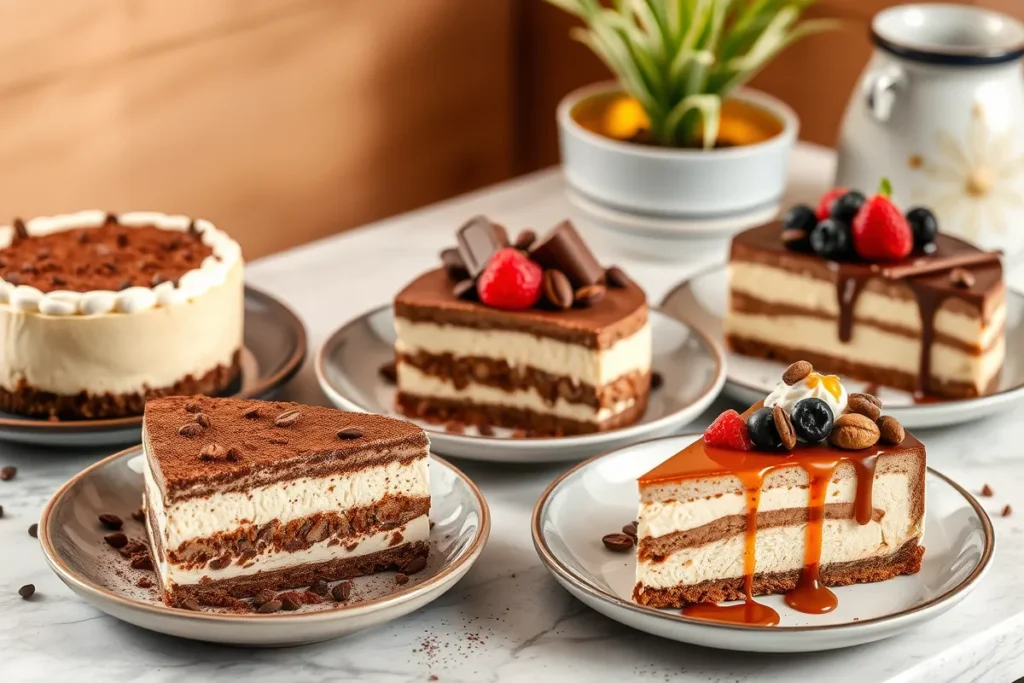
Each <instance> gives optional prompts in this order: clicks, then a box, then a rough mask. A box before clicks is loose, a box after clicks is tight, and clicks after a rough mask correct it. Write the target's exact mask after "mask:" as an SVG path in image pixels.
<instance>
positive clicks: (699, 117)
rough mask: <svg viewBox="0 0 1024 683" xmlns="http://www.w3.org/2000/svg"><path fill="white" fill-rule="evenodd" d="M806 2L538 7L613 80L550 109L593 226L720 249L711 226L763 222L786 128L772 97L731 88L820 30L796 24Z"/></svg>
mask: <svg viewBox="0 0 1024 683" xmlns="http://www.w3.org/2000/svg"><path fill="white" fill-rule="evenodd" d="M813 1H814V0H614V2H613V4H611V5H606V4H603V3H602V2H601V1H600V0H548V2H550V3H551V4H553V5H556V6H558V7H560V8H562V9H564V10H565V11H567V12H570V13H572V14H574V15H576V16H577V17H579V18H580V19H581V20H582V21H583V26H582V27H580V28H578V29H574V31H573V37H575V38H576V39H578V40H580V41H581V42H583V43H584V44H586V45H587V46H589V47H590V48H591V50H593V52H594V53H595V54H596V55H597V56H598V57H600V58H601V60H602V61H603V62H604V63H605V64H606V65H607V66H608V68H609V69H610V70H611V71H612V73H613V74H614V75H615V76H616V78H617V80H616V81H615V82H609V83H598V84H595V85H592V86H588V87H585V88H581V89H580V90H576V91H574V92H572V93H570V94H569V95H568V96H566V97H565V98H564V99H563V100H562V102H561V103H560V105H559V107H558V112H557V119H558V127H559V139H560V144H561V152H562V163H563V167H564V171H565V178H566V182H567V184H568V187H569V194H570V198H571V199H574V200H576V201H574V204H576V205H577V207H580V206H583V207H586V209H587V212H588V213H589V214H590V215H591V218H595V216H596V215H597V214H600V216H599V217H598V218H597V222H599V223H600V222H602V221H603V222H607V221H609V220H612V221H613V222H617V223H618V225H617V226H616V227H618V228H622V227H627V228H628V227H629V226H631V225H634V224H635V225H640V226H641V227H647V228H648V230H647V232H648V233H650V228H651V227H652V226H653V227H666V226H676V227H678V226H682V231H683V233H686V235H685V236H689V237H692V236H693V234H701V235H703V234H705V233H709V234H712V235H713V237H714V239H716V240H717V241H718V242H719V243H720V242H721V241H722V240H723V237H722V236H721V235H720V234H715V233H716V232H717V231H718V229H719V228H721V227H722V226H725V227H726V228H727V229H728V230H729V234H731V232H732V231H735V229H737V228H740V227H746V226H747V225H749V224H750V222H749V221H750V220H751V219H763V218H767V217H770V216H771V215H772V214H774V212H775V211H776V210H777V208H778V203H779V201H780V200H781V197H782V192H783V190H784V187H785V179H786V164H787V162H788V157H789V152H790V150H791V148H792V145H793V143H794V141H795V140H796V136H797V131H798V129H799V123H798V120H797V117H796V114H795V113H794V112H793V111H792V110H791V109H790V108H789V107H788V106H786V105H785V104H784V103H782V102H780V101H779V100H777V99H775V98H773V97H770V96H769V95H766V94H764V93H760V92H757V91H753V90H750V89H745V88H742V87H741V86H743V85H744V84H745V83H746V82H747V81H748V80H749V79H750V78H752V77H753V76H754V75H755V74H756V73H757V72H758V71H759V70H760V69H761V68H763V67H764V66H765V65H766V64H767V63H768V62H769V61H770V60H771V59H772V58H773V57H774V56H775V55H777V54H778V53H779V52H780V51H781V50H783V49H784V48H785V47H786V46H787V45H789V44H791V43H792V42H793V41H795V40H798V39H799V38H800V37H802V36H805V35H807V34H809V33H812V32H816V31H820V30H823V29H825V28H828V27H829V26H830V25H831V24H832V23H833V22H831V21H828V20H802V19H801V14H802V12H803V10H804V9H805V8H806V7H807V6H808V5H810V4H811V3H812V2H813ZM609 217H611V218H609ZM745 221H746V223H745ZM639 232H641V233H642V232H643V231H639ZM632 237H633V238H632V239H631V240H630V242H631V243H632V244H633V246H636V239H635V237H636V233H634V235H633V236H632ZM727 237H728V235H726V236H725V238H727ZM654 251H655V252H657V253H658V254H660V255H670V252H667V251H665V250H664V249H663V248H662V247H660V246H658V247H655V248H654ZM686 253H687V254H688V255H702V254H701V253H700V250H699V249H698V250H696V251H695V250H693V249H687V250H686Z"/></svg>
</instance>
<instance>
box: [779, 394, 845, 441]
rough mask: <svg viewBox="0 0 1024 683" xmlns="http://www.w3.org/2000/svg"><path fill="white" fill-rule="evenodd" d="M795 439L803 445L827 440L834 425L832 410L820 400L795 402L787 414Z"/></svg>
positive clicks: (809, 399) (806, 399)
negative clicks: (803, 443)
mask: <svg viewBox="0 0 1024 683" xmlns="http://www.w3.org/2000/svg"><path fill="white" fill-rule="evenodd" d="M789 419H790V421H791V422H792V423H793V431H795V432H796V438H797V439H799V440H800V441H803V442H805V443H819V442H821V441H824V440H825V439H827V438H828V435H829V434H830V433H831V432H832V425H833V424H834V423H835V416H833V415H832V409H831V408H829V407H828V404H827V403H825V402H824V401H822V400H821V399H820V398H805V399H803V400H801V401H797V404H796V405H795V406H793V410H792V411H791V412H790V413H789Z"/></svg>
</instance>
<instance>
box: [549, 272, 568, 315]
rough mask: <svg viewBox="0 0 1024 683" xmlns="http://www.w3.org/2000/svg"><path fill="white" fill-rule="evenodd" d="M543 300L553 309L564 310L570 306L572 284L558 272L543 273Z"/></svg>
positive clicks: (563, 274)
mask: <svg viewBox="0 0 1024 683" xmlns="http://www.w3.org/2000/svg"><path fill="white" fill-rule="evenodd" d="M543 286H544V298H545V299H546V300H547V302H548V303H549V304H551V305H552V306H554V307H555V308H560V309H563V310H564V309H566V308H570V307H571V306H572V301H573V291H572V284H570V282H569V278H568V277H566V275H565V273H563V272H562V271H560V270H545V271H544V283H543Z"/></svg>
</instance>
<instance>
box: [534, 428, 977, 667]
mask: <svg viewBox="0 0 1024 683" xmlns="http://www.w3.org/2000/svg"><path fill="white" fill-rule="evenodd" d="M698 438H700V435H699V434H689V435H683V436H672V437H667V438H662V439H654V440H652V441H647V442H644V443H640V444H636V445H633V446H629V447H627V448H623V449H621V450H618V451H614V452H612V453H608V454H606V455H600V456H597V457H595V458H592V459H590V460H587V461H586V462H584V463H581V464H579V465H577V466H576V467H574V468H573V469H571V470H569V471H568V472H566V473H565V474H563V475H562V476H561V477H559V478H558V479H556V480H555V481H554V483H552V484H551V486H549V487H548V489H547V490H546V491H545V492H544V493H543V494H542V495H541V497H540V500H539V501H538V502H537V506H536V507H535V508H534V511H533V543H534V546H535V547H536V549H537V553H538V554H539V555H540V558H541V560H542V561H543V562H544V564H545V565H547V567H548V569H549V570H550V571H551V573H552V574H554V576H555V578H556V579H557V580H558V582H559V583H561V584H562V585H563V586H564V587H565V588H566V589H567V590H568V591H569V592H570V593H572V594H573V595H575V596H576V597H577V598H579V599H580V600H582V601H583V602H584V603H586V604H587V605H588V606H590V607H592V608H593V609H595V610H597V611H598V612H600V613H601V614H604V615H605V616H607V617H610V618H612V619H615V620H616V621H619V622H622V623H623V624H625V625H627V626H630V627H632V628H635V629H638V630H640V631H645V632H647V633H652V634H654V635H657V636H662V637H664V638H670V639H672V640H678V641H680V642H684V643H692V644H694V645H703V646H706V647H715V648H720V649H725V650H742V651H748V652H811V651H817V650H831V649H835V648H840V647H849V646H851V645H859V644H861V643H869V642H872V641H875V640H881V639H882V638H888V637H889V636H892V635H895V634H897V633H899V632H901V631H904V630H905V629H908V628H911V627H913V626H915V625H917V624H921V623H923V622H925V621H928V620H930V619H934V618H935V617H937V616H939V615H941V614H942V613H944V612H946V611H947V610H948V609H950V608H951V607H953V606H954V605H956V604H957V603H958V602H960V601H961V600H963V599H964V598H965V597H966V596H967V594H968V593H970V591H971V590H972V589H973V588H974V587H975V586H976V585H977V583H978V580H979V579H981V577H982V575H983V574H984V573H985V571H986V569H987V568H988V565H989V561H990V560H991V559H992V552H993V549H994V547H995V538H994V536H993V532H992V524H991V522H990V521H989V518H988V516H987V515H986V514H985V511H984V510H983V509H982V507H981V505H979V504H978V502H977V501H976V500H975V499H974V498H973V497H972V496H971V494H969V493H968V492H967V491H965V490H964V489H963V488H961V487H960V486H959V485H957V484H955V483H954V482H952V481H950V480H949V479H947V478H946V477H945V476H943V475H941V474H939V473H938V472H936V471H934V470H931V469H929V470H928V475H927V477H926V482H925V486H926V489H925V498H926V500H927V508H926V511H925V525H924V528H925V535H924V543H923V544H924V546H925V549H926V550H925V554H924V562H923V565H922V568H921V571H920V573H918V574H914V575H912V576H900V577H897V578H895V579H891V580H889V581H883V582H880V583H867V584H860V585H855V586H844V587H842V588H834V589H832V590H833V591H834V592H835V594H836V597H838V598H839V606H838V607H837V608H836V609H835V610H834V611H833V612H830V613H828V614H823V615H809V614H802V613H800V612H796V611H794V610H792V609H790V608H789V607H787V606H786V603H785V602H784V600H783V599H782V596H779V595H771V596H764V597H759V598H757V601H758V602H760V603H763V604H766V605H769V606H771V607H772V608H774V609H775V611H776V612H778V613H779V616H780V618H781V621H780V623H779V625H778V626H775V627H761V626H733V625H729V624H716V623H712V622H708V621H701V620H698V619H693V618H690V617H684V616H683V615H682V614H681V613H680V610H671V609H655V608H653V607H645V606H643V605H638V604H636V603H635V602H633V601H632V599H631V594H632V591H633V585H634V583H635V574H634V573H635V571H636V561H635V555H634V554H633V553H632V552H630V553H626V554H621V553H614V552H611V551H610V550H608V549H607V548H605V547H604V544H602V542H601V536H602V535H604V534H606V533H610V532H616V531H618V530H619V529H620V528H621V527H622V526H623V525H624V524H628V523H629V522H631V521H633V520H634V519H636V510H637V484H636V479H637V477H639V476H640V475H642V474H644V473H645V472H647V471H648V470H650V469H651V468H653V467H654V466H655V465H657V464H659V463H661V462H662V461H664V460H666V459H668V458H669V457H670V456H672V455H673V454H674V453H676V452H677V451H679V450H681V449H682V448H684V447H686V446H688V445H689V444H690V443H692V442H693V441H694V440H695V439H698Z"/></svg>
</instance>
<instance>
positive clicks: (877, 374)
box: [725, 334, 999, 399]
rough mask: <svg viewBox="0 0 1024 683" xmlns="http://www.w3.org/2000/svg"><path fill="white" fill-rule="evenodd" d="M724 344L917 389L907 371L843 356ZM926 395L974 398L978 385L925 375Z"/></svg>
mask: <svg viewBox="0 0 1024 683" xmlns="http://www.w3.org/2000/svg"><path fill="white" fill-rule="evenodd" d="M725 341H726V344H727V345H728V347H729V348H730V349H731V350H733V351H735V352H736V353H740V354H743V355H744V356H751V357H754V358H767V359H770V360H777V361H782V362H784V363H789V362H793V361H796V360H801V359H802V360H806V361H808V362H810V363H811V364H812V365H813V366H814V367H816V368H828V371H829V372H830V373H835V374H839V375H846V376H848V377H851V378H853V379H857V380H861V381H863V382H868V383H869V384H877V385H879V386H886V387H893V388H895V389H901V390H903V391H909V392H911V393H913V392H914V391H916V390H917V376H916V375H914V374H911V373H909V372H898V371H895V370H890V369H888V368H882V367H878V366H874V365H867V364H864V363H853V362H850V361H848V360H845V359H840V358H835V357H832V356H828V355H825V354H821V353H814V352H811V351H804V350H801V349H796V348H789V347H785V346H781V345H778V344H767V343H765V342H762V341H757V340H753V339H747V338H745V337H738V336H736V335H731V334H730V335H726V338H725ZM998 387H999V374H998V373H997V374H996V376H995V377H993V378H992V379H991V380H990V381H989V383H988V386H987V387H985V389H984V391H982V392H981V395H985V394H989V393H993V392H995V391H996V390H997V389H998ZM928 395H929V396H936V397H939V398H951V399H957V398H975V397H977V396H978V395H979V393H978V388H977V387H976V386H974V384H972V383H970V382H946V381H944V380H940V379H936V378H935V377H930V378H929V379H928Z"/></svg>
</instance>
